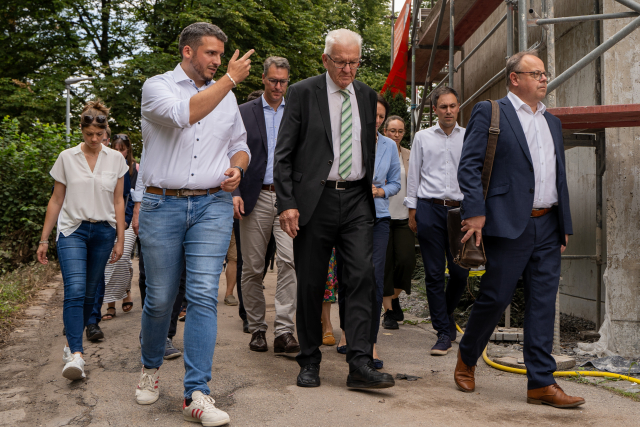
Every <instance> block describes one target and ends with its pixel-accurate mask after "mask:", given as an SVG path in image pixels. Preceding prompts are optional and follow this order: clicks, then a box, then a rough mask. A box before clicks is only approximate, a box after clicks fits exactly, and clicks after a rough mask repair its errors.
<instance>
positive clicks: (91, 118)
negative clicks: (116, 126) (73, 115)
mask: <svg viewBox="0 0 640 427" xmlns="http://www.w3.org/2000/svg"><path fill="white" fill-rule="evenodd" d="M94 120H95V121H96V122H97V123H100V124H102V123H105V122H106V121H107V116H102V115H100V116H95V117H94V116H92V115H90V114H87V115H86V116H82V122H83V123H84V124H86V125H90V124H91V123H93V121H94Z"/></svg>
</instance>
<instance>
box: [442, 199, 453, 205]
mask: <svg viewBox="0 0 640 427" xmlns="http://www.w3.org/2000/svg"><path fill="white" fill-rule="evenodd" d="M442 201H443V202H444V206H445V207H446V206H450V207H453V205H448V204H447V202H452V201H453V200H448V199H443V200H442Z"/></svg>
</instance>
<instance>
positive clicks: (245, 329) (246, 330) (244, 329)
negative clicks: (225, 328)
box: [242, 319, 251, 334]
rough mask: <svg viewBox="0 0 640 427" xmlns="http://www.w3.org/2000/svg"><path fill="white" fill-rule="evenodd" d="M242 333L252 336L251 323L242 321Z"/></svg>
mask: <svg viewBox="0 0 640 427" xmlns="http://www.w3.org/2000/svg"><path fill="white" fill-rule="evenodd" d="M242 332H244V333H245V334H250V333H251V332H249V321H248V320H247V319H242Z"/></svg>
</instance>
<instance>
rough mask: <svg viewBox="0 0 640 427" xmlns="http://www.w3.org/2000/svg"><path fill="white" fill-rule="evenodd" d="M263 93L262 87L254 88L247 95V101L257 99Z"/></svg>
mask: <svg viewBox="0 0 640 427" xmlns="http://www.w3.org/2000/svg"><path fill="white" fill-rule="evenodd" d="M263 93H264V90H263V89H260V90H254V91H253V92H251V93H250V94H249V95H247V102H249V101H253V100H254V99H258V98H260V97H261V96H262V94H263Z"/></svg>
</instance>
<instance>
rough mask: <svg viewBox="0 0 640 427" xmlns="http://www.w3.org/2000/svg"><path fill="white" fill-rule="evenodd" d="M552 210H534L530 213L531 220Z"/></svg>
mask: <svg viewBox="0 0 640 427" xmlns="http://www.w3.org/2000/svg"><path fill="white" fill-rule="evenodd" d="M552 210H553V208H545V209H534V210H532V211H531V218H538V217H541V216H544V215H546V214H548V213H549V212H551V211H552Z"/></svg>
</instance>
